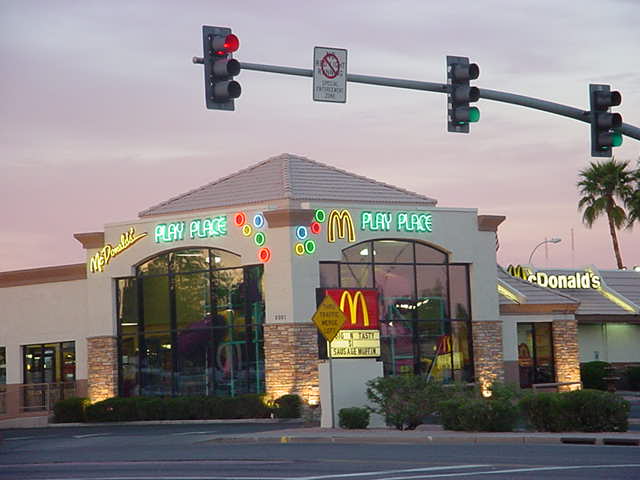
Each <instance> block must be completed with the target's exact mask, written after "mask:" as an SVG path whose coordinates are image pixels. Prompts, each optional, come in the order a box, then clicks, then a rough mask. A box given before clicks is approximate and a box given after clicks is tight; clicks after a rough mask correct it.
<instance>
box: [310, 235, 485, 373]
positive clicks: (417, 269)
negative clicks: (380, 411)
mask: <svg viewBox="0 0 640 480" xmlns="http://www.w3.org/2000/svg"><path fill="white" fill-rule="evenodd" d="M372 247H373V248H372ZM342 253H343V255H342V259H343V262H341V263H338V262H321V263H320V286H321V287H325V288H327V287H334V288H375V289H377V290H378V293H379V298H380V309H379V312H380V319H379V320H380V330H381V359H382V361H383V365H384V373H385V375H400V374H406V373H415V374H422V375H425V376H427V377H429V378H431V379H434V380H437V381H440V382H450V381H454V380H459V381H473V375H474V372H473V357H472V351H471V349H470V348H469V339H470V331H471V324H470V321H471V311H470V299H469V298H470V297H469V279H468V276H469V266H468V265H466V264H449V263H448V261H449V260H448V255H447V254H446V253H445V252H442V251H440V250H438V249H436V248H434V247H431V246H428V245H424V244H421V243H418V242H414V241H406V240H392V239H389V240H375V241H369V242H363V243H360V244H357V245H353V246H351V247H349V248H346V249H344V250H343V252H342ZM319 342H320V343H319V347H320V348H319V349H320V352H323V351H324V348H323V347H324V342H323V340H322V338H320V339H319ZM321 355H322V353H321Z"/></svg>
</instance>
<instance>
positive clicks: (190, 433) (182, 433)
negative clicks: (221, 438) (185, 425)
mask: <svg viewBox="0 0 640 480" xmlns="http://www.w3.org/2000/svg"><path fill="white" fill-rule="evenodd" d="M205 433H215V432H180V433H172V434H171V435H175V436H176V437H178V436H180V435H202V434H205Z"/></svg>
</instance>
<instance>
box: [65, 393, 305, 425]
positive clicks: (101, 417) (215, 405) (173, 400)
mask: <svg viewBox="0 0 640 480" xmlns="http://www.w3.org/2000/svg"><path fill="white" fill-rule="evenodd" d="M285 397H286V398H285ZM301 405H302V400H301V399H300V397H299V396H297V395H285V396H283V397H280V398H279V399H277V400H276V401H275V402H274V404H273V406H270V405H268V404H267V402H266V400H265V397H264V396H263V395H255V394H250V395H241V396H238V397H206V396H201V397H126V398H124V397H113V398H108V399H106V400H102V401H101V402H96V403H94V404H89V401H88V399H86V398H69V399H66V400H61V401H59V402H57V403H56V405H55V406H54V418H55V421H56V422H57V423H64V422H85V421H87V422H127V421H134V420H208V419H234V418H235V419H240V418H269V417H271V416H272V415H273V416H274V417H277V418H297V417H300V410H301Z"/></svg>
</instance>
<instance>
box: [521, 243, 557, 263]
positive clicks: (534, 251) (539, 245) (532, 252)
mask: <svg viewBox="0 0 640 480" xmlns="http://www.w3.org/2000/svg"><path fill="white" fill-rule="evenodd" d="M561 241H562V239H561V238H558V237H555V238H551V239H549V240H543V241H542V242H540V243H539V244H538V245H536V246H535V247H534V249H533V250H532V251H531V255H529V262H528V264H529V265H531V259H532V258H533V254H534V253H536V250H537V249H538V247H541V246H542V245H544V244H545V243H560V242H561Z"/></svg>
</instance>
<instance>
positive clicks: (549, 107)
mask: <svg viewBox="0 0 640 480" xmlns="http://www.w3.org/2000/svg"><path fill="white" fill-rule="evenodd" d="M198 60H199V59H198V58H197V57H194V59H193V62H194V63H200V62H199V61H198ZM240 65H241V67H242V70H254V71H258V72H268V73H279V74H282V75H295V76H298V77H310V78H312V77H313V70H311V69H307V68H293V67H282V66H278V65H265V64H260V63H246V62H240ZM347 82H353V83H364V84H367V85H379V86H382V87H394V88H404V89H409V90H423V91H427V92H436V93H444V94H447V93H449V86H448V85H447V84H446V83H434V82H421V81H417V80H405V79H400V78H388V77H375V76H371V75H357V74H353V73H348V74H347ZM480 98H482V99H485V100H493V101H496V102H502V103H510V104H512V105H520V106H521V107H526V108H533V109H535V110H541V111H543V112H548V113H553V114H555V115H560V116H563V117H567V118H572V119H574V120H579V121H581V122H584V123H591V112H590V111H589V110H582V109H579V108H575V107H570V106H568V105H562V104H560V103H554V102H549V101H547V100H541V99H539V98H533V97H527V96H524V95H517V94H515V93H508V92H501V91H498V90H489V89H486V88H481V89H480ZM622 134H623V135H626V136H627V137H630V138H635V139H636V140H640V128H639V127H636V126H634V125H630V124H628V123H623V124H622Z"/></svg>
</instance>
